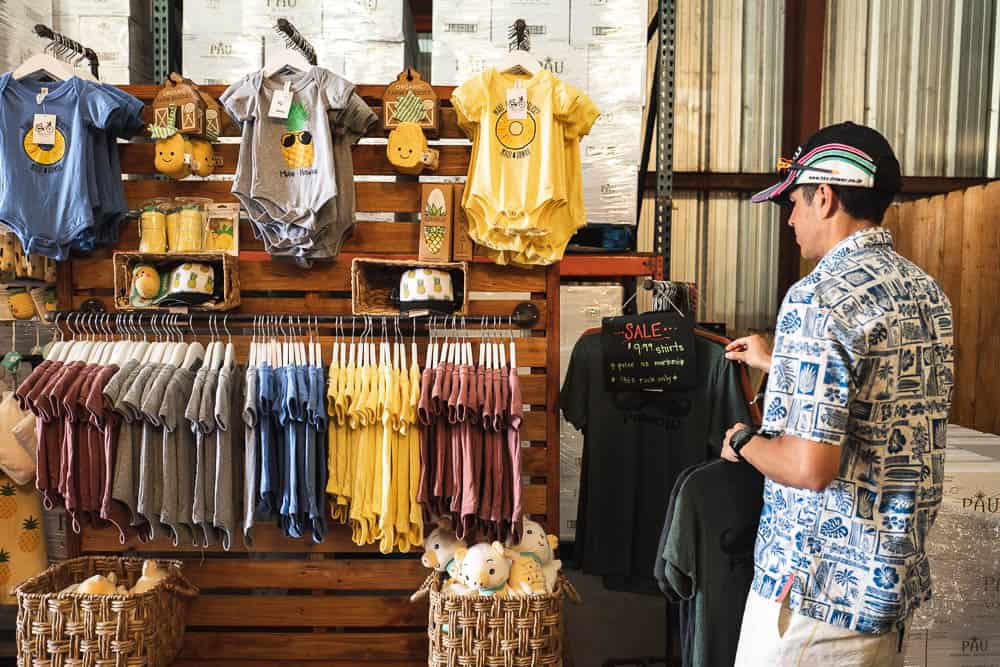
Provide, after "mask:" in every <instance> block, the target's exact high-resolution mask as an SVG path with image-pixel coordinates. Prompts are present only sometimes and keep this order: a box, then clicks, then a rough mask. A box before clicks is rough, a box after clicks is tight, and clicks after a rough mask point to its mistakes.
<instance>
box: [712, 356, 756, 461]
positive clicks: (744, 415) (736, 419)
mask: <svg viewBox="0 0 1000 667" xmlns="http://www.w3.org/2000/svg"><path fill="white" fill-rule="evenodd" d="M742 372H743V371H742V370H741V368H740V366H739V365H738V364H736V363H735V362H732V361H729V360H728V359H726V358H725V356H720V357H719V360H718V361H717V362H716V365H715V370H714V373H715V377H714V379H713V381H712V385H711V386H712V390H711V392H710V394H711V400H712V407H711V411H712V412H711V419H710V420H709V423H708V424H709V428H708V445H709V448H710V449H711V451H712V454H713V455H714V456H719V454H720V453H721V452H722V441H723V439H724V438H725V435H726V431H727V430H729V429H730V428H731V427H732V426H733V424H736V423H742V424H747V425H750V424H752V423H753V421H752V418H751V416H750V399H749V398H748V397H747V396H746V394H744V393H743V381H742V378H741V377H740V374H741V373H742Z"/></svg>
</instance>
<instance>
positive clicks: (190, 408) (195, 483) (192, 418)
mask: <svg viewBox="0 0 1000 667" xmlns="http://www.w3.org/2000/svg"><path fill="white" fill-rule="evenodd" d="M208 372H209V371H208V368H206V367H204V366H202V367H201V368H199V369H198V372H197V373H196V374H195V376H194V383H193V384H192V386H191V395H190V397H189V398H188V402H187V406H186V407H185V409H184V418H185V419H186V420H187V422H188V427H189V429H190V430H191V435H192V437H193V438H194V461H195V469H194V476H193V478H192V483H191V523H192V525H194V526H195V530H194V536H193V537H194V542H195V546H208V543H207V541H205V530H204V528H202V527H201V524H200V522H199V520H198V519H200V518H201V517H202V516H203V515H204V511H205V489H204V478H203V477H202V476H199V475H198V466H199V465H201V462H202V460H203V459H204V449H205V432H204V431H203V430H202V429H201V424H200V422H199V420H200V418H201V395H202V393H204V387H205V376H207V375H208Z"/></svg>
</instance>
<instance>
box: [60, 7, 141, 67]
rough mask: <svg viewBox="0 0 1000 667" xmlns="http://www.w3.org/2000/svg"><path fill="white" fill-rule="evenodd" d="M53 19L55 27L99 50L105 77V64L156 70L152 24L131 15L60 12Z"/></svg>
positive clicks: (98, 53) (98, 56)
mask: <svg viewBox="0 0 1000 667" xmlns="http://www.w3.org/2000/svg"><path fill="white" fill-rule="evenodd" d="M52 23H53V29H54V30H56V31H57V32H61V33H62V34H64V35H66V36H67V37H69V38H70V39H75V40H77V41H78V42H82V43H86V45H87V46H88V47H90V48H92V49H93V50H94V52H95V53H97V58H98V61H99V62H100V69H99V70H98V71H99V73H101V74H102V77H101V80H102V81H103V80H105V79H104V77H103V72H104V68H105V67H110V68H118V69H123V68H124V69H127V68H132V69H135V70H137V71H139V72H145V71H149V72H152V69H153V57H152V53H153V47H152V42H153V36H152V33H151V32H150V31H149V27H148V26H143V25H140V24H139V23H138V22H136V21H135V20H133V19H131V18H129V17H127V16H91V15H87V16H80V15H76V14H57V15H55V16H54V17H53V19H52Z"/></svg>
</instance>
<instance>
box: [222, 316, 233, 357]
mask: <svg viewBox="0 0 1000 667" xmlns="http://www.w3.org/2000/svg"><path fill="white" fill-rule="evenodd" d="M222 328H223V329H225V330H226V353H225V355H223V360H222V365H223V366H224V367H225V368H232V367H233V366H234V365H235V364H236V348H235V347H233V334H232V333H230V331H229V313H226V314H225V315H223V316H222Z"/></svg>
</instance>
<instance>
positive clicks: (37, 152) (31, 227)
mask: <svg viewBox="0 0 1000 667" xmlns="http://www.w3.org/2000/svg"><path fill="white" fill-rule="evenodd" d="M43 87H44V88H48V94H47V95H46V96H45V98H44V100H43V101H42V102H41V103H40V104H39V103H38V101H37V98H36V95H38V93H40V92H41V89H42V88H43ZM119 106H120V105H119V103H118V102H117V101H116V100H115V98H114V96H112V95H111V94H109V93H108V92H107V91H106V90H104V89H103V88H102V86H101V85H100V84H97V83H92V82H88V81H83V80H82V79H79V78H77V77H73V78H71V79H67V80H66V81H61V82H53V83H40V82H38V81H32V80H29V79H26V80H23V81H18V80H16V79H14V78H13V77H12V76H11V75H10V74H4V75H3V76H0V149H2V150H3V155H4V156H5V159H4V160H3V161H2V162H0V222H2V223H3V224H4V225H6V226H7V227H9V228H10V229H11V230H12V231H14V233H16V234H17V235H18V237H19V238H20V240H21V244H22V246H23V247H24V251H25V253H26V254H37V255H44V256H46V257H51V258H53V259H58V260H62V259H66V257H67V255H68V252H69V247H70V244H71V242H72V240H73V239H74V238H75V237H76V236H77V235H78V234H80V233H81V232H83V231H84V230H85V229H87V228H88V227H91V226H93V224H94V217H93V204H92V202H91V197H90V193H89V187H81V182H80V179H81V175H84V177H86V176H85V175H86V174H87V169H88V168H89V165H88V163H87V157H88V150H87V148H88V142H89V141H90V140H91V137H90V134H89V130H90V128H97V129H105V128H106V127H107V126H108V122H109V119H110V117H111V115H112V113H114V112H115V110H116V109H118V108H119ZM36 113H45V114H55V116H56V138H55V143H54V144H52V145H48V146H40V145H37V144H35V142H34V141H33V136H34V135H33V122H34V116H35V114H36Z"/></svg>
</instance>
